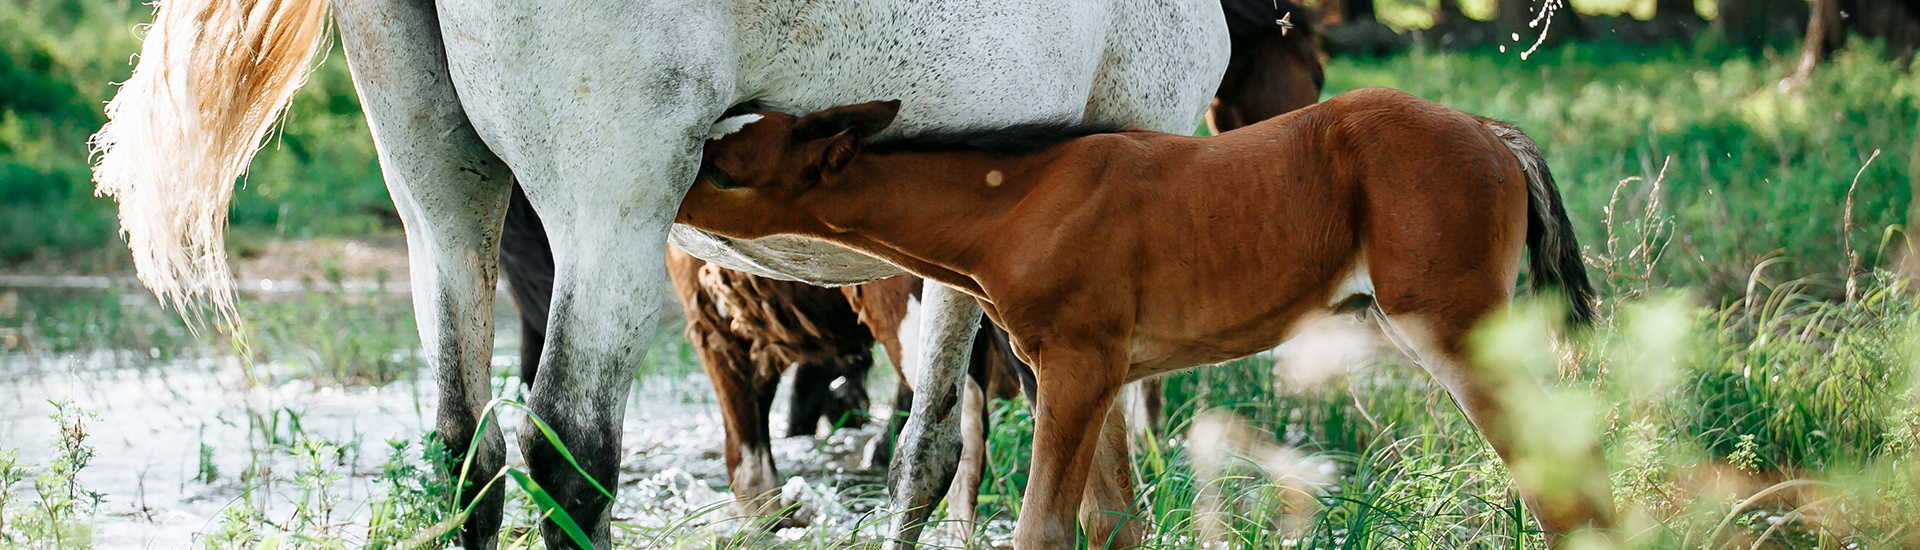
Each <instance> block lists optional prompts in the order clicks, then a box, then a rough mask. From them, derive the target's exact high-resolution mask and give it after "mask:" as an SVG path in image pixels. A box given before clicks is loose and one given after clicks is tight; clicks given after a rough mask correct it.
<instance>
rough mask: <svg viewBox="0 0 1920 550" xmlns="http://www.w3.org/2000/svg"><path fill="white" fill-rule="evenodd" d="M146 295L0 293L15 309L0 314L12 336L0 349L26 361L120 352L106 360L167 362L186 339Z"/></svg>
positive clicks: (112, 291) (89, 291) (111, 292)
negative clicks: (46, 357) (70, 355)
mask: <svg viewBox="0 0 1920 550" xmlns="http://www.w3.org/2000/svg"><path fill="white" fill-rule="evenodd" d="M148 296H150V295H148V294H145V293H144V292H141V293H137V294H123V293H121V292H120V291H119V290H118V289H107V290H105V291H101V290H94V289H79V290H66V289H19V290H5V291H0V302H7V303H11V304H15V305H14V306H13V307H10V308H7V309H5V310H0V330H5V331H10V332H11V333H12V334H14V335H15V336H14V338H13V339H12V340H13V341H12V342H11V343H9V344H6V345H4V346H0V350H7V348H13V349H12V350H9V351H18V352H22V353H24V354H25V355H27V356H29V357H45V356H51V355H59V354H67V353H91V352H110V351H126V352H131V353H117V354H112V355H111V357H112V358H113V359H114V360H116V361H124V362H128V363H134V364H141V363H146V362H149V361H154V360H159V359H162V358H172V357H173V356H174V355H175V354H176V353H178V352H179V351H181V350H182V349H183V348H185V347H186V346H187V345H188V344H190V343H191V341H192V339H191V338H190V336H189V335H188V333H187V330H186V326H185V325H182V324H181V323H180V321H179V318H178V317H177V316H174V315H173V314H172V313H170V312H165V311H161V310H159V309H158V308H156V307H152V305H153V304H154V302H153V301H152V300H151V299H150V298H148Z"/></svg>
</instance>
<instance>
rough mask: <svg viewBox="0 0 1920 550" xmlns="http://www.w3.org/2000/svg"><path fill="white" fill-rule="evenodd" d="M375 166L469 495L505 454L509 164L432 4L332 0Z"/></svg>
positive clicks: (480, 536) (487, 544) (484, 511)
mask: <svg viewBox="0 0 1920 550" xmlns="http://www.w3.org/2000/svg"><path fill="white" fill-rule="evenodd" d="M334 5H335V6H336V7H337V9H338V10H339V11H338V15H337V16H336V18H335V20H336V21H338V23H339V26H340V39H341V42H342V43H343V44H344V45H345V46H346V49H347V60H348V62H349V63H350V64H351V65H352V67H353V80H354V86H355V87H356V88H357V89H358V90H359V92H360V98H361V106H362V108H364V109H365V110H366V113H367V125H368V126H369V127H370V128H371V129H372V131H373V137H374V140H375V142H377V143H378V144H379V145H380V147H379V148H378V151H379V153H380V166H381V168H382V170H383V171H384V174H385V178H386V182H387V189H388V191H389V192H390V193H391V195H392V196H393V202H394V207H395V208H396V209H397V210H398V211H399V213H400V219H401V221H402V222H404V223H405V224H406V228H407V253H408V258H409V262H408V263H409V272H410V273H411V276H412V279H413V304H414V312H415V316H416V317H417V318H418V319H419V330H420V343H421V345H422V347H424V348H425V351H426V356H427V361H428V362H429V363H430V364H431V365H433V368H434V371H435V373H436V377H437V378H438V379H439V389H440V404H439V407H438V409H439V412H438V416H439V418H438V420H437V421H436V422H435V425H434V427H435V429H436V430H438V431H439V433H440V437H441V441H442V442H443V443H444V444H445V445H446V446H447V449H448V451H450V454H451V455H452V457H453V458H454V463H453V464H448V465H442V466H445V467H450V468H453V469H455V475H458V474H459V472H458V468H459V467H460V460H461V459H462V458H463V457H465V456H466V453H467V452H468V449H469V448H470V445H472V444H473V443H475V441H474V440H475V438H476V437H478V438H479V441H478V442H477V443H478V444H477V445H476V446H472V447H471V448H472V449H473V450H474V451H475V452H474V456H473V457H472V459H473V461H472V465H471V468H470V469H469V470H468V472H467V481H468V482H469V483H468V485H465V486H463V487H461V488H460V489H459V491H460V494H459V501H460V502H461V503H463V504H464V503H467V502H471V500H472V499H473V498H475V496H476V495H475V494H474V493H473V491H476V490H478V489H479V488H480V487H481V486H484V485H486V483H487V479H488V478H489V477H490V476H492V475H493V474H494V472H496V471H499V469H500V465H501V464H502V463H503V462H505V459H506V445H505V441H504V440H503V439H502V437H501V433H500V425H499V423H498V422H489V423H488V424H487V426H486V430H485V431H484V432H481V433H476V432H479V425H480V422H481V416H482V414H483V410H484V408H485V407H486V404H487V402H488V401H489V400H490V399H491V397H492V396H491V393H492V387H491V385H490V383H489V382H490V380H489V378H490V377H489V374H490V372H491V369H490V366H491V364H492V357H493V294H494V281H495V279H494V277H495V276H496V273H497V271H496V269H497V261H498V258H499V248H498V247H499V242H500V222H501V218H502V217H503V216H504V213H505V210H506V206H507V197H508V194H509V189H510V187H509V182H510V181H512V174H511V173H509V172H508V170H507V167H506V165H505V164H503V163H501V162H500V159H498V158H496V157H495V156H494V154H493V152H492V151H490V150H489V149H488V148H487V147H486V145H485V144H483V143H481V141H480V138H479V136H478V135H476V134H475V133H474V131H473V127H472V126H471V125H469V124H468V121H467V115H466V113H465V111H463V110H462V109H461V105H460V100H459V98H458V97H457V96H456V95H455V93H454V89H453V86H451V85H450V84H449V79H448V76H447V65H446V58H445V56H444V55H443V53H442V51H443V50H442V48H441V41H440V27H439V26H438V24H436V19H437V18H436V16H435V15H434V6H433V3H431V2H409V1H400V0H343V1H339V2H335V3H334ZM501 494H502V491H501V489H500V488H499V487H497V486H496V487H494V488H493V489H492V490H490V491H489V492H488V493H487V494H485V495H484V496H482V497H481V502H480V503H478V505H477V506H476V507H475V508H474V511H473V514H472V515H471V516H470V517H469V519H468V520H467V524H466V525H465V527H464V529H463V530H462V532H461V535H460V539H461V545H462V546H465V547H467V548H491V547H493V546H494V544H493V541H494V538H495V536H496V535H497V534H498V532H499V529H500V512H501V498H500V495H501Z"/></svg>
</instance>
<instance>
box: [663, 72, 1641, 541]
mask: <svg viewBox="0 0 1920 550" xmlns="http://www.w3.org/2000/svg"><path fill="white" fill-rule="evenodd" d="M898 108H899V103H898V102H892V101H881V102H873V103H866V104H860V105H851V106H846V107H838V108H834V109H829V110H826V111H822V112H818V113H813V114H810V115H806V116H804V117H794V116H789V115H784V114H779V113H755V114H752V115H745V118H730V119H728V120H725V121H722V123H721V124H716V126H717V127H730V128H738V129H737V131H735V132H733V133H731V134H728V135H725V136H724V137H722V138H720V139H718V140H717V141H714V142H710V143H709V144H708V147H707V152H706V157H705V159H704V162H703V166H702V170H701V176H700V178H699V179H698V180H697V181H696V182H695V183H694V185H693V187H692V189H691V190H690V191H689V192H688V194H687V198H686V201H685V202H684V203H682V206H681V210H680V215H679V219H678V221H679V222H680V223H685V224H690V225H693V226H696V227H699V228H702V229H705V230H708V231H712V232H715V233H719V234H722V235H727V236H730V237H735V238H745V239H752V238H759V237H764V236H768V235H774V234H797V235H804V236H809V237H814V238H819V239H823V240H827V241H832V242H835V243H838V244H841V245H845V246H849V247H852V248H855V249H858V250H862V251H865V252H867V253H870V254H873V255H875V256H878V257H880V258H884V259H887V260H889V261H891V262H893V263H896V264H899V265H900V266H902V267H904V268H906V269H908V270H909V271H912V272H914V273H916V274H919V275H921V276H923V277H926V278H929V279H933V280H936V281H940V282H942V283H946V284H948V285H952V286H954V287H955V288H959V289H961V290H963V291H965V292H967V293H970V294H972V295H973V296H975V297H977V298H979V299H980V301H981V303H982V305H983V306H985V308H986V312H987V315H989V316H991V317H992V319H993V320H994V322H996V323H998V324H999V325H1000V326H1002V327H1005V328H1006V330H1007V331H1008V332H1009V333H1011V335H1012V339H1013V343H1014V347H1015V349H1016V350H1017V352H1018V353H1019V354H1020V357H1021V358H1022V359H1024V360H1026V361H1027V362H1028V363H1030V364H1032V365H1033V367H1034V370H1035V372H1036V375H1037V376H1038V398H1037V401H1038V402H1037V403H1036V404H1035V405H1036V407H1037V412H1036V414H1035V415H1034V416H1035V419H1036V422H1037V426H1036V428H1035V433H1034V442H1033V443H1034V453H1033V458H1032V464H1031V471H1030V476H1031V477H1030V479H1029V482H1028V486H1027V493H1026V495H1025V497H1024V499H1025V500H1024V506H1023V507H1022V509H1023V511H1024V514H1023V515H1022V517H1021V518H1019V523H1018V526H1017V527H1016V528H1015V531H1014V542H1015V545H1016V546H1017V547H1019V548H1021V549H1023V550H1038V549H1041V548H1062V547H1066V546H1069V545H1071V544H1072V543H1073V540H1074V529H1075V515H1076V514H1075V511H1076V510H1079V509H1081V508H1082V507H1083V506H1082V504H1083V502H1084V507H1085V508H1086V510H1084V511H1082V515H1081V518H1082V520H1083V521H1085V522H1086V528H1087V533H1088V535H1089V539H1090V540H1091V541H1092V543H1093V544H1094V546H1096V547H1099V546H1111V547H1114V548H1119V547H1124V546H1129V545H1132V544H1134V543H1137V542H1138V541H1139V540H1140V539H1141V536H1142V535H1143V529H1144V525H1143V524H1142V523H1141V522H1140V521H1138V520H1137V519H1130V518H1138V517H1143V516H1144V514H1142V513H1140V512H1139V511H1137V510H1132V509H1131V506H1133V505H1134V503H1133V486H1132V484H1133V475H1132V472H1131V470H1130V467H1129V465H1128V464H1129V461H1128V460H1126V456H1125V454H1124V453H1125V443H1124V442H1125V438H1124V426H1122V425H1121V424H1120V415H1119V414H1118V412H1117V409H1118V408H1117V407H1113V406H1112V404H1113V402H1114V397H1115V393H1116V392H1117V390H1118V389H1119V388H1120V386H1121V384H1123V383H1125V382H1128V381H1131V380H1137V379H1140V378H1143V377H1147V376H1152V375H1154V374H1159V373H1163V372H1168V371H1172V370H1177V369H1184V368H1188V367H1193V366H1197V365H1206V364H1212V363H1217V362H1221V361H1226V360H1229V359H1234V358H1238V357H1244V356H1247V355H1251V354H1254V353H1257V352H1260V351H1264V350H1267V349H1271V348H1273V347H1274V346H1275V345H1277V344H1279V343H1281V342H1282V341H1285V340H1286V339H1287V338H1289V337H1290V336H1291V335H1292V334H1293V333H1294V332H1295V331H1296V330H1297V329H1298V328H1299V327H1300V326H1302V323H1303V322H1304V321H1306V320H1309V319H1312V318H1315V317H1318V316H1322V315H1327V314H1332V313H1334V312H1335V311H1338V310H1342V309H1346V308H1349V307H1351V306H1353V305H1355V304H1365V303H1366V299H1367V297H1369V296H1370V297H1371V298H1372V300H1373V301H1372V304H1373V305H1372V306H1371V307H1370V308H1368V310H1370V311H1375V312H1378V313H1379V314H1381V315H1378V316H1377V318H1379V319H1381V320H1382V321H1383V322H1382V324H1383V328H1385V329H1387V332H1388V333H1389V335H1390V336H1392V335H1396V334H1397V335H1399V337H1400V340H1401V341H1407V340H1409V335H1413V336H1412V338H1411V341H1408V342H1407V344H1409V345H1410V346H1411V347H1412V348H1413V349H1414V350H1416V352H1415V354H1416V356H1417V359H1419V361H1420V363H1421V364H1422V366H1423V367H1425V368H1426V369H1427V370H1428V371H1429V372H1430V373H1431V374H1432V375H1433V377H1434V378H1435V380H1437V381H1438V382H1439V383H1440V384H1441V385H1443V386H1444V387H1446V388H1447V389H1448V390H1449V391H1450V392H1451V393H1452V394H1453V396H1454V399H1455V402H1456V403H1458V404H1459V406H1460V408H1461V409H1462V410H1463V411H1464V412H1465V413H1466V414H1467V417H1468V418H1469V419H1470V420H1472V421H1473V423H1474V424H1475V425H1476V426H1477V427H1478V428H1479V429H1480V431H1481V433H1482V434H1483V435H1484V436H1485V437H1486V438H1487V440H1488V442H1489V443H1491V444H1492V446H1493V448H1494V449H1495V450H1496V451H1497V452H1498V453H1499V454H1500V456H1501V457H1502V458H1503V459H1505V460H1506V461H1507V463H1508V464H1509V466H1513V465H1514V464H1515V462H1516V460H1530V459H1535V458H1540V459H1546V460H1551V462H1550V464H1551V465H1552V466H1553V467H1552V468H1548V469H1553V470H1557V471H1560V472H1562V473H1560V474H1555V475H1547V476H1542V475H1536V474H1533V473H1531V472H1536V471H1539V470H1542V468H1539V467H1537V465H1536V467H1532V468H1524V469H1522V468H1515V469H1516V471H1522V470H1524V472H1523V473H1519V474H1516V476H1515V477H1516V479H1517V480H1519V483H1520V485H1521V490H1522V492H1523V494H1524V495H1525V501H1526V503H1527V505H1528V507H1529V508H1530V509H1531V510H1532V511H1533V513H1534V514H1535V516H1536V517H1537V518H1538V519H1539V520H1540V522H1541V524H1542V526H1543V527H1544V528H1546V529H1547V530H1548V531H1551V532H1556V533H1568V532H1571V531H1573V530H1576V529H1579V528H1583V527H1586V526H1601V527H1604V526H1610V525H1611V516H1612V504H1611V496H1610V491H1609V488H1608V481H1607V477H1606V469H1605V467H1604V463H1603V462H1602V459H1601V457H1600V455H1599V451H1598V447H1597V446H1594V445H1591V444H1584V445H1575V446H1574V447H1575V448H1574V449H1573V450H1572V452H1571V453H1570V454H1569V453H1568V452H1566V451H1565V449H1564V448H1565V447H1566V445H1564V444H1560V443H1541V442H1538V440H1539V439H1542V438H1539V437H1531V436H1528V437H1523V436H1522V434H1521V433H1519V432H1522V431H1525V430H1524V429H1523V428H1522V426H1523V425H1525V423H1523V422H1514V421H1513V417H1516V416H1524V414H1513V413H1515V411H1509V410H1506V408H1505V407H1504V406H1503V402H1519V401H1509V400H1510V399H1516V397H1515V394H1514V393H1512V392H1516V391H1518V392H1525V393H1527V394H1529V395H1519V396H1518V397H1517V398H1519V399H1526V400H1527V401H1530V402H1534V403H1538V402H1540V400H1543V399H1544V398H1545V395H1544V394H1543V393H1542V392H1541V390H1540V387H1539V385H1538V384H1537V383H1536V382H1534V381H1533V380H1532V379H1530V378H1526V377H1525V375H1524V374H1516V373H1510V372H1506V371H1504V370H1502V369H1496V368H1488V367H1485V366H1481V365H1476V364H1475V363H1473V362H1471V360H1470V357H1469V356H1468V354H1467V350H1466V349H1465V346H1466V339H1467V335H1468V332H1469V330H1470V329H1471V328H1472V327H1473V326H1474V324H1475V323H1476V322H1478V321H1479V320H1480V319H1482V318H1483V317H1486V316H1487V315H1488V314H1489V313H1492V312H1494V311H1495V310H1497V309H1500V308H1502V307H1504V306H1505V305H1506V304H1507V303H1508V302H1509V300H1510V299H1511V296H1512V294H1513V292H1514V287H1515V282H1516V280H1517V278H1518V273H1519V270H1520V263H1521V258H1522V251H1523V249H1525V248H1531V249H1532V252H1533V254H1532V258H1533V260H1532V262H1531V269H1532V273H1533V275H1532V280H1533V282H1534V284H1535V285H1536V286H1540V287H1557V288H1559V289H1560V290H1562V291H1564V292H1565V293H1566V295H1567V296H1568V297H1569V298H1570V300H1569V301H1570V306H1571V308H1572V312H1573V316H1574V317H1575V318H1576V320H1588V319H1590V318H1591V316H1592V310H1591V300H1592V291H1591V289H1590V288H1589V286H1588V283H1587V279H1586V274H1585V272H1584V271H1583V267H1582V265H1581V263H1580V257H1579V253H1578V247H1577V245H1576V244H1575V242H1574V239H1573V234H1572V227H1571V224H1570V223H1569V222H1568V221H1567V218H1566V214H1565V211H1564V209H1563V207H1562V205H1561V203H1560V194H1559V191H1558V189H1557V188H1555V186H1554V183H1553V180H1552V177H1551V176H1550V175H1549V174H1548V173H1547V170H1546V166H1545V164H1544V162H1543V161H1542V160H1541V158H1540V155H1539V152H1538V151H1537V150H1536V149H1535V148H1534V145H1533V143H1532V142H1531V141H1530V140H1528V139H1527V138H1526V136H1525V135H1524V134H1522V133H1520V132H1519V131H1518V130H1517V129H1514V128H1513V127H1511V126H1508V125H1505V124H1502V123H1499V122H1495V121H1491V120H1487V119H1483V118H1479V117H1476V116H1473V115H1469V114H1466V113H1462V112H1459V111H1455V110H1452V109H1448V108H1446V107H1443V106H1440V105H1438V104H1435V103H1432V102H1429V101H1426V100H1422V99H1420V98H1417V97H1414V96H1412V95H1408V94H1405V93H1402V92H1398V91H1393V90H1386V89H1377V88H1376V89H1364V90H1358V91H1354V92H1349V93H1346V94H1342V95H1340V96H1338V97H1335V98H1333V99H1331V100H1328V101H1327V102H1325V103H1322V104H1319V105H1316V106H1312V107H1308V108H1306V109H1303V110H1300V111H1296V112H1294V113H1291V114H1288V115H1285V116H1281V117H1279V118H1275V119H1272V120H1269V121H1266V122H1262V123H1259V124H1255V125H1253V126H1249V127H1246V128H1243V129H1240V130H1237V131H1233V132H1229V133H1226V134H1223V135H1220V136H1217V137H1212V138H1194V137H1186V136H1177V135H1170V134H1160V133H1151V132H1136V131H1122V132H1112V131H1107V132H1097V131H1096V130H1095V129H1089V128H1085V127H1068V126H1054V127H1050V128H1036V127H1032V126H1024V127H1015V128H1008V129H1002V130H999V131H979V132H968V133H966V134H948V135H927V136H919V137H907V138H903V139H898V140H893V141H886V142H876V143H867V142H866V141H867V137H868V136H872V135H874V134H876V133H877V132H879V131H881V130H882V129H884V128H885V127H886V126H887V125H888V124H889V123H890V122H891V121H892V119H893V116H894V114H895V112H897V110H898ZM742 122H745V125H744V126H740V124H741V123H742ZM1515 382H1518V383H1515ZM1533 397H1538V398H1539V399H1531V398H1533ZM1527 433H1528V434H1533V432H1527ZM1554 452H1558V453H1559V454H1557V455H1549V454H1547V453H1554Z"/></svg>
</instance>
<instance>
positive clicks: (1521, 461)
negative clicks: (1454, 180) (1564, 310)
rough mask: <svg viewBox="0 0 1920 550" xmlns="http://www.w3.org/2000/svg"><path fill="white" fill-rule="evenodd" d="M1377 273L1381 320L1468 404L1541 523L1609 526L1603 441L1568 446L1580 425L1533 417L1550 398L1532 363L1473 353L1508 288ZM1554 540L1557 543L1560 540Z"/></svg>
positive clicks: (1559, 530) (1563, 527)
mask: <svg viewBox="0 0 1920 550" xmlns="http://www.w3.org/2000/svg"><path fill="white" fill-rule="evenodd" d="M1376 273H1378V271H1376ZM1376 281H1377V284H1378V286H1379V291H1380V292H1379V294H1378V297H1379V298H1378V299H1379V304H1380V307H1381V309H1382V310H1383V311H1385V312H1386V313H1387V318H1386V319H1383V322H1382V323H1381V324H1382V327H1381V328H1382V329H1383V330H1384V331H1386V332H1387V335H1388V337H1389V338H1391V339H1393V340H1394V341H1395V343H1396V345H1399V346H1401V347H1402V348H1403V349H1410V350H1411V351H1413V352H1414V353H1415V355H1416V359H1417V360H1418V361H1419V362H1420V364H1421V366H1422V367H1424V368H1425V369H1426V370H1427V372H1428V373H1431V374H1432V375H1433V378H1434V380H1435V381H1437V382H1439V383H1440V385H1441V386H1443V387H1445V388H1446V389H1447V391H1448V392H1449V393H1452V394H1453V399H1454V402H1455V403H1456V404H1458V405H1459V406H1460V410H1461V412H1463V413H1466V415H1467V419H1468V420H1470V421H1472V422H1473V425H1474V427H1475V428H1478V429H1479V431H1480V434H1481V435H1482V436H1483V437H1485V438H1486V440H1487V443H1488V444H1490V445H1492V446H1493V449H1494V452H1496V453H1498V454H1499V455H1500V459H1501V461H1502V462H1505V463H1506V465H1507V468H1508V470H1510V471H1512V472H1513V478H1514V482H1515V483H1516V484H1517V485H1519V488H1520V492H1521V494H1522V497H1523V500H1524V502H1525V504H1526V506H1527V509H1528V510H1530V511H1532V512H1533V515H1534V517H1535V518H1536V519H1538V520H1539V521H1540V526H1541V528H1542V529H1544V530H1546V531H1547V532H1549V533H1556V534H1561V535H1567V534H1572V533H1573V532H1574V531H1577V530H1580V529H1583V528H1587V527H1603V528H1604V527H1610V526H1611V515H1612V510H1613V504H1612V489H1611V488H1610V486H1609V481H1608V479H1607V469H1606V462H1605V460H1604V459H1603V457H1602V455H1601V453H1600V448H1599V446H1598V445H1597V443H1596V442H1594V441H1592V440H1591V439H1588V440H1586V441H1578V442H1576V443H1577V445H1575V446H1573V447H1572V449H1571V450H1568V446H1567V445H1565V444H1564V443H1563V442H1561V441H1555V440H1554V439H1555V438H1564V437H1577V436H1574V435H1571V434H1579V433H1582V431H1581V430H1577V429H1571V430H1570V429H1567V428H1570V427H1566V426H1561V427H1555V429H1542V428H1540V427H1538V426H1537V425H1534V424H1533V423H1530V422H1527V421H1526V419H1527V418H1528V417H1529V414H1530V411H1529V410H1528V408H1529V407H1540V406H1550V402H1549V401H1548V399H1547V395H1546V392H1544V391H1541V389H1540V385H1539V383H1538V382H1536V381H1535V380H1534V379H1533V377H1532V376H1531V375H1530V374H1528V373H1526V372H1525V371H1518V370H1510V369H1502V368H1498V367H1494V366H1490V365H1485V364H1481V363H1476V362H1474V361H1472V359H1471V357H1470V355H1469V350H1467V338H1468V333H1469V331H1470V330H1471V329H1472V328H1473V325H1474V323H1475V322H1477V321H1478V320H1480V319H1482V318H1483V317H1484V316H1485V315H1486V314H1487V313H1490V312H1493V311H1495V309H1496V308H1498V307H1499V306H1501V305H1504V304H1505V303H1506V301H1507V299H1506V293H1505V291H1504V289H1501V288H1499V287H1498V285H1480V286H1481V288H1479V289H1469V287H1470V286H1473V285H1471V283H1468V284H1452V285H1448V284H1419V285H1403V284H1400V283H1398V282H1394V281H1390V280H1378V279H1376ZM1427 282H1428V283H1432V282H1434V281H1431V280H1429V281H1427ZM1402 289H1405V290H1404V291H1402ZM1436 293H1439V294H1444V295H1445V296H1444V297H1442V296H1438V295H1436ZM1530 427H1532V428H1533V429H1529V428H1530ZM1553 542H1554V543H1555V545H1556V546H1558V543H1559V541H1553Z"/></svg>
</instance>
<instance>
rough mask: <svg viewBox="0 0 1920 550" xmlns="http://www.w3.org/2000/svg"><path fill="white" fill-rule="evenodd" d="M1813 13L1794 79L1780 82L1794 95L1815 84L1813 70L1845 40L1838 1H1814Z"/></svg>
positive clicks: (1801, 45)
mask: <svg viewBox="0 0 1920 550" xmlns="http://www.w3.org/2000/svg"><path fill="white" fill-rule="evenodd" d="M1811 2H1812V6H1811V7H1812V13H1811V14H1809V16H1808V17H1807V35H1806V36H1805V37H1804V40H1803V41H1802V42H1801V44H1800V61H1799V63H1797V64H1795V66H1794V69H1793V76H1789V77H1787V79H1786V80H1783V81H1781V82H1780V87H1781V88H1782V89H1783V90H1785V91H1786V92H1788V93H1791V94H1793V95H1795V96H1798V95H1800V94H1801V93H1803V92H1805V91H1807V83H1809V82H1812V81H1813V69H1814V67H1816V66H1819V65H1820V60H1822V59H1826V57H1827V52H1829V51H1832V50H1833V48H1837V47H1840V42H1841V40H1842V39H1844V38H1846V30H1845V29H1843V28H1841V23H1840V6H1838V5H1837V4H1838V3H1839V2H1838V0H1811Z"/></svg>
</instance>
